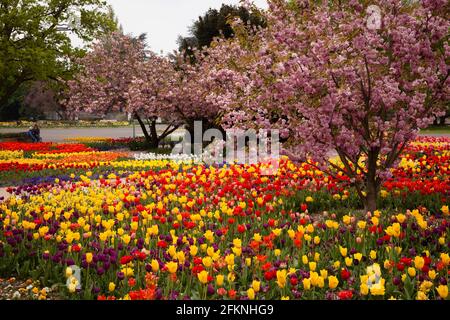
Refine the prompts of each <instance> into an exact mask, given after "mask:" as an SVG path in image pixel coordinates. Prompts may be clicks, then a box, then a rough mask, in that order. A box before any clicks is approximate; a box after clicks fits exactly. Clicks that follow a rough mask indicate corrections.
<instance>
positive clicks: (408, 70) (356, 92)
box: [215, 0, 450, 211]
mask: <svg viewBox="0 0 450 320" xmlns="http://www.w3.org/2000/svg"><path fill="white" fill-rule="evenodd" d="M268 2H269V8H270V9H269V11H268V14H267V21H268V27H267V30H266V31H265V32H264V33H261V34H260V36H261V38H260V39H258V41H259V43H257V48H258V50H256V53H254V54H253V53H251V52H250V53H249V54H244V56H243V58H242V57H241V59H244V60H246V61H247V62H246V63H244V64H240V63H234V64H233V63H230V64H228V65H229V66H228V68H222V69H221V70H217V73H216V83H217V85H216V88H217V92H219V94H218V95H217V96H216V97H215V101H216V103H217V104H220V105H221V106H220V108H221V109H223V110H225V112H226V114H227V116H226V117H224V119H223V122H224V124H225V125H226V126H236V125H241V126H244V127H256V128H271V127H273V124H274V123H276V125H277V126H276V127H278V128H280V129H282V132H281V134H282V136H283V137H285V138H286V140H287V141H286V142H285V143H284V144H283V147H284V148H285V149H286V151H288V152H289V154H290V155H291V157H293V158H294V159H298V160H307V159H312V160H313V162H312V163H313V164H316V165H317V166H318V167H319V168H321V169H323V170H327V171H328V172H329V173H330V174H332V175H335V174H338V173H339V172H343V173H344V174H346V175H347V176H348V177H349V178H350V181H351V183H352V185H353V186H354V187H355V189H356V192H357V193H358V195H359V196H360V198H361V199H362V201H363V202H364V205H365V208H366V209H367V210H371V211H373V210H374V209H375V208H376V203H377V198H378V194H379V189H380V186H381V184H382V182H383V180H384V179H386V178H387V177H389V174H390V168H392V167H393V166H394V165H395V164H396V162H397V160H398V157H399V155H400V153H401V152H402V150H403V149H404V148H405V146H406V145H407V144H408V143H409V142H410V141H411V140H412V139H413V138H414V137H415V135H416V134H417V132H418V130H419V129H421V128H425V127H427V126H428V125H429V124H431V123H432V122H433V119H434V117H435V116H439V115H441V114H442V107H443V103H442V101H448V96H449V92H448V90H449V84H450V83H449V66H448V57H449V51H448V49H449V47H448V30H449V22H448V20H447V19H446V18H445V16H443V13H444V12H448V3H446V2H445V1H439V0H435V1H423V2H420V3H418V2H410V3H405V2H404V1H401V0H394V1H392V0H391V1H387V0H379V1H375V2H373V1H372V2H370V4H372V5H373V4H374V5H377V6H378V8H380V11H381V16H380V17H379V18H380V19H376V20H375V21H374V22H375V23H374V22H373V21H372V20H369V19H368V18H371V17H370V16H369V14H368V6H369V3H368V2H366V1H352V2H336V3H335V2H322V3H317V1H308V0H298V1H295V2H294V3H289V4H287V3H286V2H285V1H282V0H269V1H268ZM252 51H254V50H252ZM223 52H224V53H226V51H223ZM238 62H239V61H238ZM233 84H235V85H233ZM332 150H335V151H336V152H337V154H338V155H339V158H340V160H341V162H342V164H341V165H339V164H337V163H335V162H330V161H329V152H330V151H332ZM330 167H331V168H332V170H328V169H329V168H330ZM333 169H334V170H333Z"/></svg>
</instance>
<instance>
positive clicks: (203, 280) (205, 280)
mask: <svg viewBox="0 0 450 320" xmlns="http://www.w3.org/2000/svg"><path fill="white" fill-rule="evenodd" d="M197 277H198V280H200V282H201V283H202V284H207V283H208V271H205V270H203V271H201V272H199V273H198V274H197Z"/></svg>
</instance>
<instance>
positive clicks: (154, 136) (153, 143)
mask: <svg viewBox="0 0 450 320" xmlns="http://www.w3.org/2000/svg"><path fill="white" fill-rule="evenodd" d="M134 116H135V118H136V119H137V121H138V122H139V125H140V126H141V129H142V132H143V133H144V137H145V141H146V142H147V144H148V146H149V148H151V149H156V148H158V147H159V137H158V132H157V131H156V120H152V121H151V122H150V123H149V127H150V128H149V129H150V133H149V132H148V130H147V127H146V126H145V123H144V121H143V120H142V118H141V117H140V116H139V115H138V114H135V115H134Z"/></svg>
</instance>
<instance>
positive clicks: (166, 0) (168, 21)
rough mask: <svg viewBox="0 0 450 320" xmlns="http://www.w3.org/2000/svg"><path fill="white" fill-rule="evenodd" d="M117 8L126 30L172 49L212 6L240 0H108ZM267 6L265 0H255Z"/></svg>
mask: <svg viewBox="0 0 450 320" xmlns="http://www.w3.org/2000/svg"><path fill="white" fill-rule="evenodd" d="M106 1H107V2H108V3H109V4H111V5H112V6H113V8H114V11H115V13H116V15H117V16H118V18H119V22H120V24H121V25H122V27H123V29H124V32H125V33H133V34H134V35H139V34H141V33H144V32H145V33H147V35H148V43H149V45H150V48H151V49H152V50H153V51H155V52H158V53H159V52H161V51H163V52H164V53H170V52H172V51H173V50H174V49H176V48H177V44H176V41H177V38H178V35H182V36H187V35H188V27H189V26H190V25H191V24H192V23H193V22H194V21H195V20H196V19H197V18H198V17H199V16H200V15H203V14H204V13H205V12H206V11H207V10H208V9H209V8H216V9H219V8H220V7H221V5H222V3H225V4H239V0H106ZM254 3H255V4H256V5H257V6H258V7H260V8H266V7H267V3H266V0H255V1H254Z"/></svg>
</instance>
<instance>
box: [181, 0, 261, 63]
mask: <svg viewBox="0 0 450 320" xmlns="http://www.w3.org/2000/svg"><path fill="white" fill-rule="evenodd" d="M233 18H240V19H241V20H242V21H243V23H244V24H249V25H252V26H261V27H265V25H266V22H265V19H264V17H263V16H262V15H261V14H260V13H259V12H257V11H252V12H250V11H249V10H248V9H247V8H246V7H244V6H240V7H238V6H232V5H226V4H223V5H222V7H221V8H220V9H219V10H217V9H209V10H208V11H207V12H206V13H205V14H204V15H203V16H201V17H199V18H198V20H197V21H195V22H194V24H193V25H192V26H191V27H190V28H189V34H190V35H189V36H188V37H181V36H180V37H179V38H178V45H179V51H180V52H184V53H185V55H186V56H188V57H190V58H191V59H194V54H193V49H202V48H204V47H209V45H210V44H211V42H212V41H213V40H214V38H216V37H223V38H225V39H229V38H231V37H233V36H234V30H233V28H232V27H231V24H230V20H231V19H233Z"/></svg>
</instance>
